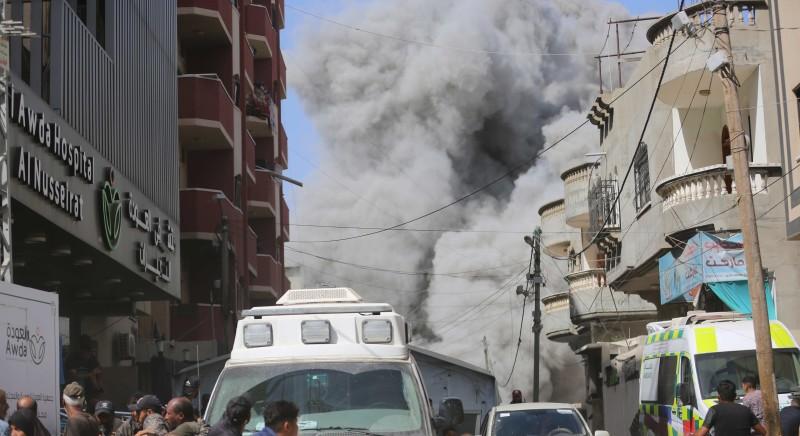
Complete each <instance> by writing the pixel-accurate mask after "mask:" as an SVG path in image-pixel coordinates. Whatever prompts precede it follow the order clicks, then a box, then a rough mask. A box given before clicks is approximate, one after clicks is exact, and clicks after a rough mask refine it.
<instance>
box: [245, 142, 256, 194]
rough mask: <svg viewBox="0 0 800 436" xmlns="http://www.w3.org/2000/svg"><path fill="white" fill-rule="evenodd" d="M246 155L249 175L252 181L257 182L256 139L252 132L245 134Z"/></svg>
mask: <svg viewBox="0 0 800 436" xmlns="http://www.w3.org/2000/svg"><path fill="white" fill-rule="evenodd" d="M244 157H245V163H246V164H247V165H246V171H247V176H248V177H249V178H250V181H251V182H253V183H255V182H256V140H255V139H253V136H252V135H250V133H248V132H245V134H244Z"/></svg>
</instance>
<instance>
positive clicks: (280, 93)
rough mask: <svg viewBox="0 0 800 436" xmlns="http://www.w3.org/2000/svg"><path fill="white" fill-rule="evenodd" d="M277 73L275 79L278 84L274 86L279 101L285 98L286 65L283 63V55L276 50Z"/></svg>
mask: <svg viewBox="0 0 800 436" xmlns="http://www.w3.org/2000/svg"><path fill="white" fill-rule="evenodd" d="M277 65H278V71H277V75H276V79H277V81H278V83H277V84H276V86H275V93H276V95H277V97H278V98H279V99H281V100H283V99H284V98H286V64H285V63H284V61H283V53H281V51H280V49H279V50H278V64H277Z"/></svg>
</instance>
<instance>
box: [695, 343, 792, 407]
mask: <svg viewBox="0 0 800 436" xmlns="http://www.w3.org/2000/svg"><path fill="white" fill-rule="evenodd" d="M695 361H696V362H697V375H698V377H699V380H700V390H701V392H702V395H703V399H707V398H716V396H717V384H719V382H721V381H723V380H730V381H732V382H733V383H734V384H736V388H737V389H738V393H739V395H743V392H742V378H744V377H746V376H748V375H749V376H752V377H756V379H758V367H757V364H756V352H755V350H745V351H729V352H724V353H710V354H699V355H697V356H696V357H695ZM775 381H776V383H777V388H778V393H787V392H790V391H791V390H792V388H793V387H795V386H797V385H798V384H800V382H798V381H800V354H799V353H798V352H797V350H775Z"/></svg>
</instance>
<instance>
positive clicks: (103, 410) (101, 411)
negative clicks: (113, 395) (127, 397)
mask: <svg viewBox="0 0 800 436" xmlns="http://www.w3.org/2000/svg"><path fill="white" fill-rule="evenodd" d="M94 416H95V418H97V420H98V421H99V422H100V433H101V434H102V435H103V436H113V435H115V434H116V432H117V430H118V429H119V427H120V426H121V425H122V420H120V419H119V418H117V417H116V416H114V405H113V404H112V403H111V401H108V400H100V401H98V402H97V404H95V406H94Z"/></svg>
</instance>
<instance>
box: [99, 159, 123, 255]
mask: <svg viewBox="0 0 800 436" xmlns="http://www.w3.org/2000/svg"><path fill="white" fill-rule="evenodd" d="M100 201H101V203H102V204H103V207H102V209H101V212H100V213H101V214H102V216H101V221H102V224H103V236H104V238H105V241H106V246H108V249H109V250H113V249H115V248H117V243H118V242H119V232H120V228H121V227H122V201H120V198H119V192H118V191H117V189H116V188H114V170H112V169H109V170H108V179H107V180H106V181H105V182H103V188H102V189H101V190H100Z"/></svg>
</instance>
